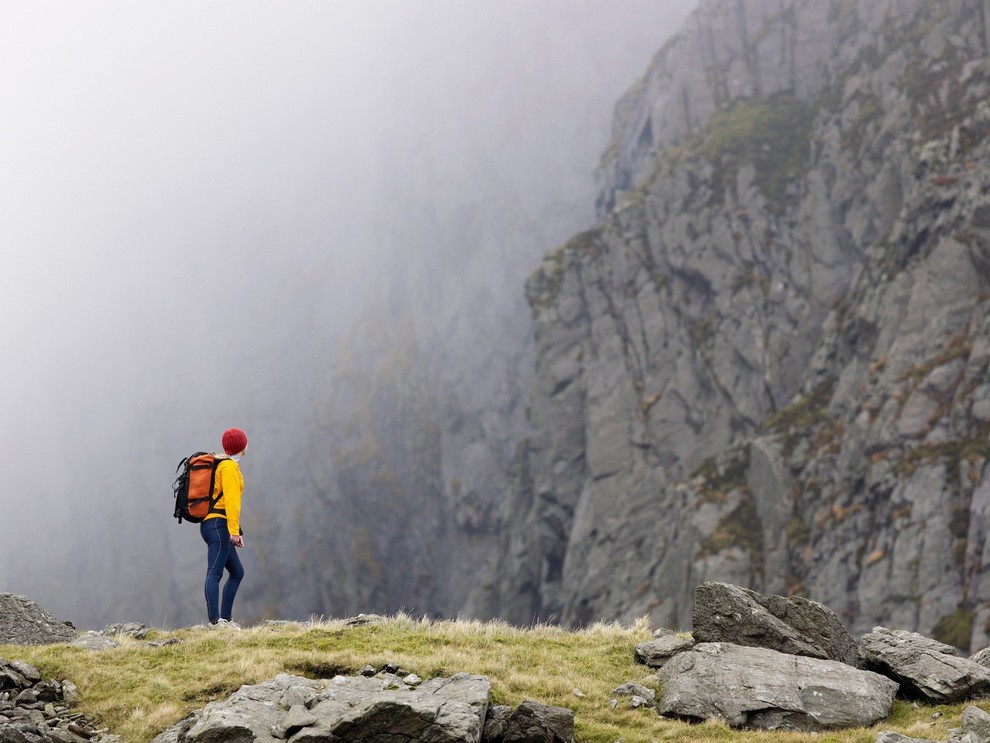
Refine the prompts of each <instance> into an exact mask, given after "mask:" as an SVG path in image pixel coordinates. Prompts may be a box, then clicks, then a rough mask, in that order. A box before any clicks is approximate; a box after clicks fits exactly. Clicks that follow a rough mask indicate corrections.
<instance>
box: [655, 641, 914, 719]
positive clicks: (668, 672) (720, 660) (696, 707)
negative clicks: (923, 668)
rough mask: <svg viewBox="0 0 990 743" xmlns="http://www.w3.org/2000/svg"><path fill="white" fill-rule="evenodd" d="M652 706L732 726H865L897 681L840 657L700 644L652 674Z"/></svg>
mask: <svg viewBox="0 0 990 743" xmlns="http://www.w3.org/2000/svg"><path fill="white" fill-rule="evenodd" d="M657 676H658V677H659V679H660V681H661V683H662V685H663V690H662V692H661V695H660V699H659V700H658V702H657V711H658V712H659V713H660V714H662V715H664V716H667V717H677V718H682V719H690V720H707V719H711V718H721V719H724V720H725V721H726V722H727V723H728V724H729V725H731V726H732V727H737V728H763V729H767V730H778V729H780V730H800V731H818V730H826V729H829V728H848V727H868V726H870V725H872V724H874V723H876V722H878V721H879V720H882V719H884V718H886V717H887V715H888V714H889V713H890V708H891V704H892V703H893V700H894V695H895V694H896V693H897V684H896V682H894V681H892V680H891V679H889V678H886V677H884V676H881V675H879V674H876V673H872V672H870V671H863V670H860V669H857V668H853V667H852V666H849V665H846V664H845V663H839V662H836V661H830V660H820V659H817V658H808V657H802V656H794V655H789V654H786V653H780V652H777V651H775V650H768V649H765V648H751V647H743V646H740V645H731V644H729V643H700V644H698V645H696V646H695V647H694V648H693V649H692V650H690V651H688V652H685V653H680V654H679V655H677V656H675V657H674V658H672V659H671V660H670V661H668V662H667V663H666V664H665V665H664V667H663V668H661V669H660V671H659V672H658V673H657Z"/></svg>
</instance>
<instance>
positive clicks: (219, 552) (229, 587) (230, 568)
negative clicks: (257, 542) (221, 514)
mask: <svg viewBox="0 0 990 743" xmlns="http://www.w3.org/2000/svg"><path fill="white" fill-rule="evenodd" d="M199 533H200V536H202V537H203V541H204V542H206V546H207V554H206V589H205V590H206V613H207V614H208V615H209V617H210V623H211V624H216V621H217V619H226V620H228V621H229V620H230V615H231V613H232V612H233V610H234V596H236V595H237V588H238V586H240V585H241V579H242V578H243V577H244V568H243V566H242V565H241V558H240V557H238V556H237V548H236V547H235V546H234V545H232V544H231V543H230V532H228V531H227V519H221V518H218V519H207V520H206V521H203V522H202V523H200V525H199ZM224 569H226V570H227V582H226V583H224V584H223V603H222V604H220V607H219V609H218V608H217V599H218V598H219V595H220V579H221V578H222V577H223V571H224Z"/></svg>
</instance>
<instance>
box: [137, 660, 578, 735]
mask: <svg viewBox="0 0 990 743" xmlns="http://www.w3.org/2000/svg"><path fill="white" fill-rule="evenodd" d="M490 690H491V684H490V682H489V680H488V679H487V678H485V677H484V676H473V675H470V674H467V673H460V674H456V675H454V676H452V677H450V678H434V679H430V680H428V681H425V682H422V683H419V679H416V680H415V682H410V679H408V678H405V679H403V678H400V677H399V676H397V675H395V674H391V673H387V672H383V673H378V674H376V675H374V676H336V677H334V678H333V679H308V678H303V677H301V676H292V675H289V674H281V675H279V676H276V677H275V678H273V679H271V680H269V681H265V682H263V683H261V684H254V685H251V686H242V687H241V688H240V689H239V690H238V691H236V692H235V693H234V694H232V695H231V696H230V697H229V698H228V699H226V700H224V701H221V702H211V703H210V704H208V705H206V707H204V708H203V709H201V710H198V711H197V712H195V713H193V714H192V715H190V716H189V717H187V718H186V719H185V720H182V721H181V722H179V723H178V724H176V725H174V726H173V727H171V728H169V729H168V730H166V731H164V732H163V733H161V734H160V735H158V736H157V737H156V738H155V739H154V743H180V742H181V743H196V742H197V741H198V742H199V743H222V742H223V741H228V742H229V743H236V742H237V741H241V740H254V741H258V743H264V741H269V742H270V743H276V742H277V741H281V740H289V741H291V743H321V742H322V741H328V740H347V741H368V743H374V742H375V741H382V740H397V741H398V740H401V741H408V743H415V742H416V741H421V742H422V743H445V742H446V743H470V742H472V741H473V742H474V743H529V742H530V741H545V742H546V743H571V738H572V735H573V731H574V713H573V712H571V711H570V710H567V709H562V708H559V707H549V706H546V705H543V704H539V703H537V702H532V701H527V702H524V703H523V704H521V705H519V707H517V708H516V709H514V710H513V709H511V708H508V707H499V708H498V709H497V710H493V714H492V715H489V696H490Z"/></svg>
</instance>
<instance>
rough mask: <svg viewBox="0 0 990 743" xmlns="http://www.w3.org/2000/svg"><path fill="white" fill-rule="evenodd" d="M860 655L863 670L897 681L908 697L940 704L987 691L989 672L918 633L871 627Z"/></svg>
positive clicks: (860, 649)
mask: <svg viewBox="0 0 990 743" xmlns="http://www.w3.org/2000/svg"><path fill="white" fill-rule="evenodd" d="M859 653H860V657H861V658H862V660H863V663H864V664H865V667H866V668H869V669H870V670H872V671H876V672H877V673H882V674H883V675H885V676H889V677H890V678H892V679H894V680H896V681H897V682H898V683H900V685H901V693H902V695H904V696H905V697H908V698H917V699H924V700H926V701H929V702H935V703H939V704H942V703H952V702H958V701H961V700H963V699H970V698H972V697H975V696H979V695H981V694H985V693H987V692H988V691H990V669H987V668H985V667H984V666H982V665H980V664H979V663H977V662H976V661H973V660H970V659H969V658H960V657H959V656H957V655H956V654H955V653H956V649H955V648H954V647H952V646H950V645H946V644H944V643H941V642H938V641H937V640H933V639H931V638H928V637H925V636H924V635H919V634H918V633H917V632H908V631H906V630H890V629H887V628H886V627H874V628H873V631H872V632H870V633H869V634H866V635H864V636H863V637H862V639H860V641H859Z"/></svg>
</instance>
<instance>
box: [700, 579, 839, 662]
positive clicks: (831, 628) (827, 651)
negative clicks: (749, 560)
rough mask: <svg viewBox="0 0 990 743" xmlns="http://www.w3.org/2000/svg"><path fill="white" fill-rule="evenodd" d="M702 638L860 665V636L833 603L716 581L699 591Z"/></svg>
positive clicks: (702, 585) (701, 640) (704, 585)
mask: <svg viewBox="0 0 990 743" xmlns="http://www.w3.org/2000/svg"><path fill="white" fill-rule="evenodd" d="M693 626H694V629H693V633H692V634H693V635H694V639H695V640H697V641H698V642H729V643H733V644H735V645H748V646H751V647H760V648H770V649H771V650H777V651H779V652H781V653H790V654H791V655H805V656H808V657H809V658H821V659H824V660H837V661H841V662H842V663H848V664H850V665H856V663H857V659H858V653H857V648H856V640H855V639H853V636H852V635H851V634H850V633H849V631H848V630H847V629H846V628H845V627H844V626H843V624H842V622H841V621H839V618H838V617H837V616H836V615H835V612H833V611H832V610H831V609H829V608H828V607H825V606H822V605H821V604H819V603H817V602H815V601H810V600H808V599H806V598H801V597H794V598H784V597H783V596H761V595H760V594H758V593H756V592H755V591H750V590H748V589H746V588H741V587H739V586H734V585H730V584H728V583H720V582H717V581H710V582H708V583H702V584H701V585H700V586H698V588H697V589H696V590H695V593H694V614H693Z"/></svg>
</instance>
